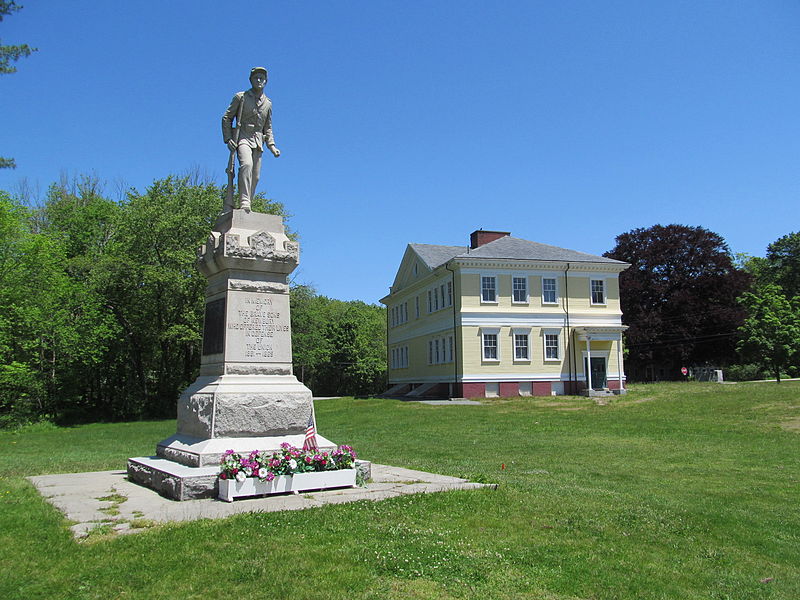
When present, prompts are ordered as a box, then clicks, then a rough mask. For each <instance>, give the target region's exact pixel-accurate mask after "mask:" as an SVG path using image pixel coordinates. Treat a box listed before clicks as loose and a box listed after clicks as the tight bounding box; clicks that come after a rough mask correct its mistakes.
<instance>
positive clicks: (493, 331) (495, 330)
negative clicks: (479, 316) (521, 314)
mask: <svg viewBox="0 0 800 600" xmlns="http://www.w3.org/2000/svg"><path fill="white" fill-rule="evenodd" d="M487 334H488V335H495V336H497V337H496V339H497V358H486V354H485V353H484V343H483V336H484V335H487ZM479 339H480V344H481V362H484V363H499V362H500V361H501V360H502V358H503V353H502V350H501V348H502V344H501V343H500V328H499V327H481V329H480V338H479Z"/></svg>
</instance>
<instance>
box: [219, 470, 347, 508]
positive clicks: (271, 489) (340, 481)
mask: <svg viewBox="0 0 800 600" xmlns="http://www.w3.org/2000/svg"><path fill="white" fill-rule="evenodd" d="M355 486H356V469H340V470H338V471H317V472H312V473H295V474H294V475H278V476H276V477H275V479H273V480H272V481H261V480H260V479H259V478H258V477H248V478H247V479H245V480H244V481H236V480H235V479H220V480H219V496H218V497H219V499H220V500H225V501H226V502H233V499H234V498H242V497H245V496H263V495H269V494H283V493H286V492H292V493H294V494H298V493H300V492H304V491H306V490H326V489H330V488H341V487H355Z"/></svg>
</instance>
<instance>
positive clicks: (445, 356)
mask: <svg viewBox="0 0 800 600" xmlns="http://www.w3.org/2000/svg"><path fill="white" fill-rule="evenodd" d="M449 362H453V336H452V335H451V336H449V337H446V336H441V337H435V338H433V339H431V340H428V363H429V364H432V365H440V364H443V363H449Z"/></svg>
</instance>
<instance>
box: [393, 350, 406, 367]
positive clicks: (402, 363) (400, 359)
mask: <svg viewBox="0 0 800 600" xmlns="http://www.w3.org/2000/svg"><path fill="white" fill-rule="evenodd" d="M392 368H393V369H406V368H408V346H400V347H398V348H392Z"/></svg>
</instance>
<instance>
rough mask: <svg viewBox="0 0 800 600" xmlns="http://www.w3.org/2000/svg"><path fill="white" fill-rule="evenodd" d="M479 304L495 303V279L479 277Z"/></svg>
mask: <svg viewBox="0 0 800 600" xmlns="http://www.w3.org/2000/svg"><path fill="white" fill-rule="evenodd" d="M481 302H497V277H495V276H494V275H483V276H481Z"/></svg>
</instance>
